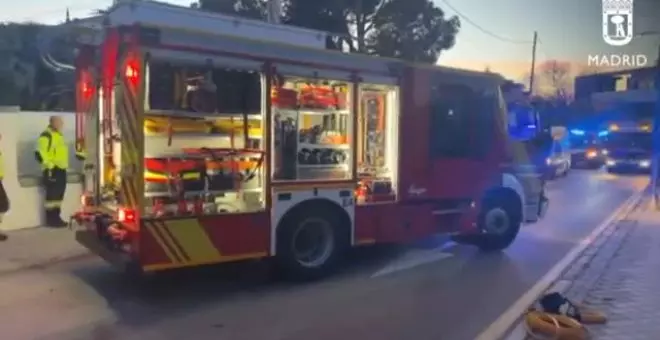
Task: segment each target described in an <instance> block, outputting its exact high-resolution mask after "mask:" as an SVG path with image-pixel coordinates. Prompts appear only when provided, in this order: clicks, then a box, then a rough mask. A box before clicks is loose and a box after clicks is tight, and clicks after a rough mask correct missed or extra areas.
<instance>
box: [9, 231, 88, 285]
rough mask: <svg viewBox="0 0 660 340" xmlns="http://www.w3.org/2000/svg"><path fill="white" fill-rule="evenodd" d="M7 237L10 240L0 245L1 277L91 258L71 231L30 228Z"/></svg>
mask: <svg viewBox="0 0 660 340" xmlns="http://www.w3.org/2000/svg"><path fill="white" fill-rule="evenodd" d="M7 235H9V239H8V240H7V241H4V242H2V243H0V275H3V274H7V273H9V272H13V271H17V270H21V269H28V268H38V267H41V266H47V265H49V264H53V263H56V262H60V261H64V260H68V259H73V258H78V257H84V256H85V255H87V254H88V252H87V250H86V249H85V248H83V247H82V246H80V245H78V243H76V241H75V240H74V237H73V232H72V231H71V230H69V229H68V228H62V229H48V228H29V229H22V230H16V231H9V232H7Z"/></svg>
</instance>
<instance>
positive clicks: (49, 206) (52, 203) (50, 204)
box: [44, 201, 62, 209]
mask: <svg viewBox="0 0 660 340" xmlns="http://www.w3.org/2000/svg"><path fill="white" fill-rule="evenodd" d="M61 206H62V201H46V202H44V208H46V209H53V208H59V207H61Z"/></svg>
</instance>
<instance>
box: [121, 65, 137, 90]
mask: <svg viewBox="0 0 660 340" xmlns="http://www.w3.org/2000/svg"><path fill="white" fill-rule="evenodd" d="M124 76H125V77H126V80H127V81H128V82H129V83H130V84H131V85H133V86H137V85H138V82H139V81H140V72H139V68H138V65H137V62H134V61H129V62H128V63H127V64H126V72H125V74H124Z"/></svg>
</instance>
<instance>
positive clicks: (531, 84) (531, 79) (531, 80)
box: [529, 31, 539, 97]
mask: <svg viewBox="0 0 660 340" xmlns="http://www.w3.org/2000/svg"><path fill="white" fill-rule="evenodd" d="M538 40H539V35H538V32H536V31H534V40H532V70H531V71H530V72H529V95H530V97H531V95H532V94H533V93H534V77H535V73H536V43H537V42H538Z"/></svg>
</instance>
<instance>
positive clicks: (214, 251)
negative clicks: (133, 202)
mask: <svg viewBox="0 0 660 340" xmlns="http://www.w3.org/2000/svg"><path fill="white" fill-rule="evenodd" d="M143 228H145V229H146V230H147V231H148V232H149V233H150V235H151V236H152V237H153V238H154V239H155V240H156V242H157V243H158V245H159V246H160V247H161V248H162V249H163V251H164V253H165V254H166V255H167V258H168V259H169V262H168V263H156V264H147V265H144V266H143V270H145V271H157V270H164V269H173V268H182V267H193V266H200V265H205V264H213V263H221V262H230V261H238V260H245V259H253V258H260V257H265V256H266V255H267V253H266V252H256V253H246V254H238V255H231V256H226V255H222V253H221V252H220V250H219V249H218V248H217V247H216V246H215V245H214V244H213V241H212V240H211V238H210V237H209V235H208V233H207V232H206V230H205V228H204V226H203V225H202V224H201V223H200V221H199V220H198V219H196V218H190V219H172V220H162V221H145V222H144V224H143Z"/></svg>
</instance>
